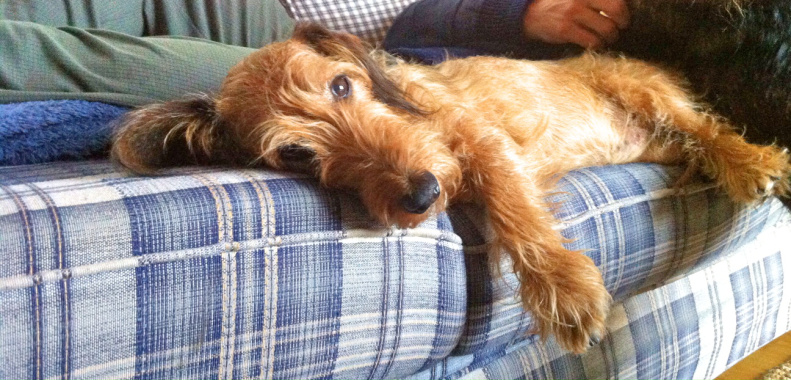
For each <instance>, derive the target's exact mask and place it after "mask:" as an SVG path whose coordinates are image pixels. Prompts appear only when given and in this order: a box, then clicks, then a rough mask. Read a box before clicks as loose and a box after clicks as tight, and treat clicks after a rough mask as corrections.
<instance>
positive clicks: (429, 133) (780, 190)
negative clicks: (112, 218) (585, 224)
mask: <svg viewBox="0 0 791 380" xmlns="http://www.w3.org/2000/svg"><path fill="white" fill-rule="evenodd" d="M712 1H713V0H712ZM113 153H114V156H115V158H116V159H117V160H118V161H120V162H121V163H122V164H123V165H125V166H127V167H129V168H131V169H132V170H134V171H137V172H150V171H152V170H154V169H156V168H158V167H162V166H168V165H177V164H184V163H198V164H218V163H219V164H233V165H256V164H263V165H266V166H269V167H272V168H276V169H284V170H301V171H306V172H308V173H312V174H315V175H316V177H318V178H319V180H320V181H321V183H322V184H324V185H326V186H329V187H334V188H344V189H350V190H352V191H355V192H357V193H358V194H359V195H360V198H361V200H362V202H363V203H364V204H365V206H366V208H367V209H368V211H369V212H370V214H371V215H372V216H373V217H374V218H375V219H377V220H378V221H379V222H381V223H382V224H384V225H391V224H396V225H398V226H400V227H413V226H415V225H417V224H418V223H421V222H422V221H424V220H425V219H426V218H427V217H428V216H429V215H431V214H432V213H438V212H441V211H443V210H444V209H445V208H446V207H448V205H450V204H453V203H456V202H464V201H479V202H481V203H483V204H484V205H485V206H486V207H487V210H488V219H489V223H490V225H491V228H492V231H493V232H494V237H493V239H494V241H492V249H491V254H492V257H493V259H494V260H497V259H498V254H499V252H506V253H507V254H508V255H510V258H511V261H512V263H513V270H514V272H515V273H516V274H517V276H518V277H519V280H520V287H519V290H518V292H519V296H520V297H521V300H522V302H523V304H524V307H525V308H526V309H527V310H529V311H530V312H532V314H533V316H534V321H535V327H536V331H537V332H539V333H540V334H542V335H543V336H547V335H549V334H552V335H554V336H555V337H556V339H557V340H558V341H559V342H560V344H561V345H562V346H563V347H565V348H567V349H569V350H572V351H575V352H582V351H584V350H586V349H587V347H588V344H589V342H590V341H591V340H594V341H595V340H596V339H598V338H599V337H601V335H602V334H603V330H604V320H605V317H606V314H607V310H608V307H609V302H610V296H609V294H608V293H607V290H606V289H605V287H604V285H603V281H602V277H601V275H600V273H599V272H598V270H597V268H596V266H595V265H594V263H593V261H592V260H591V259H590V258H588V257H587V256H585V255H583V254H581V253H579V252H573V251H569V250H567V249H566V248H564V246H563V243H564V239H563V237H562V236H561V235H560V233H558V232H557V231H555V230H553V228H552V226H553V223H554V219H553V217H552V214H551V212H550V211H549V205H547V204H546V203H545V201H544V196H545V195H546V194H547V193H548V192H549V191H551V189H552V186H553V184H554V182H555V180H556V179H557V177H558V175H560V174H562V173H565V172H567V171H569V170H571V169H574V168H579V167H583V166H590V165H602V164H614V163H625V162H634V161H648V162H660V163H667V164H676V163H694V165H695V167H697V168H699V169H700V170H701V171H702V172H703V173H704V174H706V175H707V176H709V177H710V178H712V179H713V180H714V181H715V182H716V183H717V184H718V185H719V186H721V188H722V189H723V190H724V191H725V192H727V193H728V194H729V195H730V196H731V197H732V198H733V199H735V200H737V201H741V202H753V201H757V200H760V199H762V198H763V197H764V196H767V195H772V194H779V195H784V194H787V193H788V191H789V184H788V183H787V182H786V181H785V180H780V178H786V177H787V176H788V174H789V172H790V171H791V168H790V167H789V157H788V154H787V152H786V151H784V150H781V149H779V148H777V147H775V146H758V145H751V144H748V143H747V142H745V140H744V139H743V138H742V137H741V136H740V135H739V134H738V133H736V132H734V130H733V129H732V127H731V125H730V124H728V123H727V122H726V121H725V120H724V119H723V118H721V117H719V116H717V115H715V114H712V113H709V112H707V111H706V110H705V108H703V107H702V106H701V105H699V104H697V103H695V101H694V100H693V97H692V96H691V95H690V93H689V92H688V91H687V90H685V89H684V87H683V85H682V81H681V80H680V79H678V78H676V77H675V76H674V75H672V74H670V73H668V72H666V71H663V70H661V69H659V68H657V67H655V66H652V65H649V64H647V63H644V62H642V61H635V60H630V59H626V58H613V57H608V56H600V55H593V54H585V55H582V56H580V57H577V58H571V59H567V60H562V61H556V62H555V61H541V62H531V61H520V60H511V59H505V58H493V57H475V58H468V59H458V60H449V61H447V62H445V63H442V64H440V65H438V66H422V65H415V64H409V63H405V62H402V61H398V60H395V59H393V58H392V57H389V56H387V55H384V54H382V53H378V52H373V53H370V54H369V52H368V50H367V49H366V48H365V47H364V46H363V45H362V44H361V42H360V41H359V40H358V39H357V38H356V37H353V36H351V35H348V34H344V33H336V32H331V31H328V30H326V29H324V28H322V27H319V26H316V25H300V26H299V27H298V28H297V30H296V31H295V34H294V36H293V38H292V39H290V40H288V41H285V42H282V43H276V44H272V45H269V46H267V47H264V48H263V49H261V50H259V51H257V52H255V53H253V54H251V55H250V56H248V57H247V58H245V59H244V60H243V61H242V62H240V63H239V64H238V65H236V66H235V67H233V68H232V69H231V71H230V72H229V74H228V77H227V78H226V80H225V82H224V83H223V85H222V88H221V90H220V92H219V93H218V94H217V95H216V96H205V95H204V96H198V97H193V98H188V99H184V100H176V101H171V102H167V103H164V104H158V105H153V106H149V107H145V108H142V109H140V110H137V111H134V112H132V113H131V114H130V116H129V117H128V118H127V119H126V120H125V121H124V122H123V125H122V128H121V129H120V130H119V132H118V134H117V135H116V139H115V145H114V148H113Z"/></svg>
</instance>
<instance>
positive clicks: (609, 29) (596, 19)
mask: <svg viewBox="0 0 791 380" xmlns="http://www.w3.org/2000/svg"><path fill="white" fill-rule="evenodd" d="M574 21H575V22H576V23H577V24H578V25H580V26H582V27H583V28H586V29H588V30H590V31H591V32H593V33H596V34H597V35H598V36H599V37H601V39H603V40H604V41H606V42H607V43H613V42H615V41H616V40H617V39H618V25H616V24H615V22H614V21H613V20H611V19H610V18H608V17H605V16H602V15H600V14H598V13H596V12H594V11H587V12H581V13H578V14H576V15H575V16H574Z"/></svg>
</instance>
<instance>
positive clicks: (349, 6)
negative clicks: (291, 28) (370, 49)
mask: <svg viewBox="0 0 791 380" xmlns="http://www.w3.org/2000/svg"><path fill="white" fill-rule="evenodd" d="M415 1H417V0H346V1H337V0H336V1H327V0H281V3H283V6H284V7H286V9H287V10H288V11H289V13H291V15H292V16H293V17H294V19H295V20H297V21H313V22H318V23H320V24H323V25H325V26H327V27H329V28H330V29H334V30H342V31H346V32H349V33H351V34H354V35H356V36H358V37H360V38H362V39H363V40H365V41H367V42H368V43H370V44H372V45H374V46H376V45H378V44H379V43H380V42H382V40H384V38H385V34H387V29H388V28H390V25H392V24H393V20H395V18H396V16H398V14H399V13H401V11H403V10H404V8H406V7H407V6H408V5H409V4H412V3H414V2H415Z"/></svg>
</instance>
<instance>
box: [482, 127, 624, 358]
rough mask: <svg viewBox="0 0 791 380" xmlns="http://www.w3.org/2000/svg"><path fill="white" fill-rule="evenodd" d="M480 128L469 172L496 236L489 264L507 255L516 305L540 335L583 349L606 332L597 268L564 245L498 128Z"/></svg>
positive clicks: (528, 173)
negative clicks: (515, 280) (516, 288)
mask: <svg viewBox="0 0 791 380" xmlns="http://www.w3.org/2000/svg"><path fill="white" fill-rule="evenodd" d="M479 132H482V133H481V136H480V137H479V138H477V139H476V142H475V146H474V152H471V153H472V155H471V157H470V162H469V168H468V170H469V174H470V176H469V178H475V179H474V180H472V181H475V183H471V184H470V185H471V186H470V188H472V189H475V191H476V192H477V194H476V195H477V196H478V197H479V198H480V199H482V200H483V202H484V204H485V205H486V208H487V211H488V215H489V220H490V223H491V227H492V229H493V232H494V235H495V237H494V239H495V240H494V242H493V247H492V251H491V254H492V260H493V263H497V262H499V252H502V251H505V252H507V253H508V254H509V255H510V257H511V260H512V262H513V271H514V273H516V275H517V277H518V278H519V295H520V297H521V301H522V304H523V306H524V307H525V309H526V310H528V311H530V312H531V313H532V316H533V318H534V319H533V321H534V327H535V329H536V330H537V332H538V333H539V334H540V335H541V336H542V337H544V338H546V337H548V336H549V335H554V336H555V338H556V339H557V341H558V342H559V343H560V345H561V346H562V347H564V348H565V349H568V350H570V351H574V352H577V353H580V352H583V351H585V350H586V349H587V348H588V346H589V344H590V343H592V342H596V341H598V340H599V339H601V338H602V337H603V334H604V321H605V318H606V315H607V311H608V309H609V303H610V295H609V294H608V293H607V289H606V288H605V287H604V283H603V280H602V276H601V273H600V272H599V271H598V268H597V267H596V265H595V264H594V262H593V260H591V259H590V258H589V257H587V256H585V255H584V254H582V253H581V252H576V251H570V250H568V249H566V248H564V247H563V242H564V238H563V236H562V235H561V234H560V233H559V232H557V231H555V230H553V229H552V226H553V223H554V218H553V217H552V214H551V212H550V211H549V209H550V208H549V207H548V205H547V204H546V203H545V202H544V200H543V197H544V195H545V194H544V192H543V189H542V188H541V187H540V185H539V184H538V183H536V182H535V181H536V177H537V176H536V175H535V170H534V169H532V168H530V167H529V165H530V163H529V162H526V161H525V160H523V159H521V157H520V155H519V153H518V152H519V149H520V148H519V147H518V146H517V145H516V143H515V142H514V141H513V140H512V139H511V138H510V137H508V136H506V135H505V134H502V133H497V132H491V130H489V131H479Z"/></svg>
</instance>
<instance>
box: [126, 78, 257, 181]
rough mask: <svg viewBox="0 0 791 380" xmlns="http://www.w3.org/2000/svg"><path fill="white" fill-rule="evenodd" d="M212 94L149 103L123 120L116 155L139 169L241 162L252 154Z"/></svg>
mask: <svg viewBox="0 0 791 380" xmlns="http://www.w3.org/2000/svg"><path fill="white" fill-rule="evenodd" d="M233 140H234V139H233V137H232V136H231V131H230V129H228V128H227V127H226V126H225V125H224V122H223V120H222V118H221V117H220V115H219V114H218V113H217V110H216V106H215V101H214V99H213V98H212V97H210V96H209V95H206V94H200V95H194V96H191V97H189V98H184V99H180V100H173V101H169V102H165V103H160V104H154V105H150V106H145V107H143V108H140V109H137V110H134V111H131V112H129V113H128V114H127V115H126V116H125V117H124V118H123V119H122V120H121V121H120V124H119V125H118V127H117V129H116V132H115V135H114V138H113V148H112V156H113V158H114V159H115V160H116V161H118V162H119V163H121V164H122V165H124V166H126V167H127V168H129V169H130V170H132V171H134V172H137V173H151V172H153V171H155V170H156V169H158V168H163V167H170V166H179V165H190V164H191V165H195V164H197V165H209V164H239V163H244V161H243V160H244V159H245V158H246V157H245V156H244V155H243V154H242V152H239V149H238V148H234V145H235V144H234V143H233Z"/></svg>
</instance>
